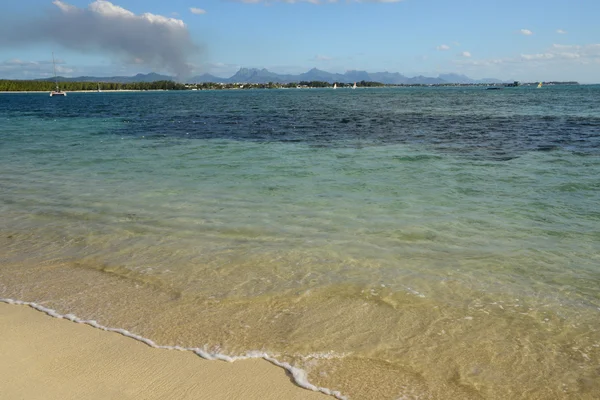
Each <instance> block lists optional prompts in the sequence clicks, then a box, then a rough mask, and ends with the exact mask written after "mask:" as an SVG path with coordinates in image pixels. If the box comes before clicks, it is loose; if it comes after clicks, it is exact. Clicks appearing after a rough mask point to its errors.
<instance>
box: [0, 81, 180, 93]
mask: <svg viewBox="0 0 600 400" xmlns="http://www.w3.org/2000/svg"><path fill="white" fill-rule="evenodd" d="M58 87H59V88H60V90H64V91H67V92H69V91H76V90H98V88H100V89H101V90H185V89H186V86H185V85H184V84H181V83H177V82H173V81H156V82H133V83H114V82H59V83H58ZM55 88H56V83H55V82H48V81H22V80H0V92H34V91H40V92H50V91H52V90H54V89H55Z"/></svg>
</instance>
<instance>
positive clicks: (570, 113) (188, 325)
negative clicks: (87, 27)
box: [0, 85, 600, 400]
mask: <svg viewBox="0 0 600 400" xmlns="http://www.w3.org/2000/svg"><path fill="white" fill-rule="evenodd" d="M0 124H1V125H0V126H1V128H0V298H4V299H14V300H21V301H26V302H33V303H36V304H38V305H40V306H41V307H45V308H48V309H52V310H55V312H56V313H58V314H61V315H67V314H73V315H76V316H77V317H79V318H82V319H90V320H95V321H97V324H99V325H101V326H105V327H111V328H119V329H125V330H127V331H129V332H131V333H132V334H135V335H139V336H140V337H143V338H147V339H150V340H152V341H154V342H155V343H157V344H159V345H164V346H181V347H187V348H192V349H199V352H200V353H202V354H204V355H206V356H217V357H221V358H236V357H245V356H251V357H267V358H269V359H271V360H276V362H279V363H282V365H284V366H289V368H291V369H293V370H294V371H296V372H297V371H301V373H300V374H296V375H295V376H296V379H297V380H303V382H304V380H305V382H310V384H312V385H315V386H316V387H319V388H323V390H325V389H324V388H327V390H331V391H334V392H336V393H337V394H336V396H337V397H338V398H347V399H369V400H379V399H382V400H383V399H385V400H392V399H503V400H506V399H575V398H576V399H598V398H600V379H599V371H600V178H599V177H600V86H598V85H579V86H560V85H556V86H544V87H542V88H540V89H536V88H535V87H533V86H530V87H527V86H524V87H518V88H506V89H504V90H494V91H486V90H484V89H483V88H480V87H449V88H436V87H424V88H369V89H361V88H359V89H357V90H350V89H338V90H335V91H334V90H331V89H288V90H284V89H281V90H226V91H193V92H192V91H187V92H172V91H170V92H167V91H165V92H137V93H135V92H127V93H106V92H103V93H69V94H68V96H67V97H65V98H50V97H49V96H48V94H47V93H43V94H39V93H38V94H24V93H21V94H0ZM215 362H218V361H215ZM292 367H293V368H292ZM303 374H306V376H305V378H302V375H303ZM299 377H300V378H299ZM301 378H302V379H301ZM301 383H302V382H301Z"/></svg>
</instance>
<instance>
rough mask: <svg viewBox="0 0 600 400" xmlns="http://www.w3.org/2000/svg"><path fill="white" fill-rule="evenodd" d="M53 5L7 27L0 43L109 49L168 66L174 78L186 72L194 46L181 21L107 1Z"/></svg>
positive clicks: (56, 0) (144, 62)
mask: <svg viewBox="0 0 600 400" xmlns="http://www.w3.org/2000/svg"><path fill="white" fill-rule="evenodd" d="M53 4H54V5H55V6H56V7H58V10H57V12H56V13H50V14H49V15H47V16H45V17H43V18H41V19H37V20H29V21H27V22H23V21H19V23H18V24H15V25H14V26H6V25H5V27H4V28H5V29H1V31H2V32H0V34H1V35H0V45H4V46H20V45H25V44H36V43H41V42H45V41H46V42H47V41H51V42H55V43H58V44H59V45H62V46H64V47H67V48H70V49H74V50H78V51H82V52H95V51H98V50H100V51H107V52H110V53H111V54H114V55H117V56H119V57H124V58H125V59H126V60H127V61H128V62H133V63H137V64H142V65H148V66H151V67H153V68H156V67H158V68H162V69H167V70H169V71H170V72H173V73H175V74H177V75H178V76H186V75H188V74H189V72H190V68H189V65H188V63H187V60H188V58H189V56H191V55H192V54H194V53H196V52H198V47H197V46H196V45H195V44H194V43H193V41H192V40H191V38H190V35H189V31H188V29H187V27H186V25H185V23H184V22H183V21H181V20H179V19H175V18H167V17H163V16H161V15H154V14H150V13H144V14H141V15H136V14H134V13H132V12H131V11H129V10H126V9H124V8H122V7H119V6H117V5H114V4H112V3H111V2H109V1H107V0H96V1H94V2H93V3H91V4H90V5H89V6H88V8H87V9H85V8H78V7H76V6H73V5H70V4H67V3H65V2H63V1H61V0H54V1H53ZM10 25H12V24H10Z"/></svg>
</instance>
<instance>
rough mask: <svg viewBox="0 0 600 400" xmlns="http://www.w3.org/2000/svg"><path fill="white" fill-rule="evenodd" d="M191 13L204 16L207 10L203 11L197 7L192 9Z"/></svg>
mask: <svg viewBox="0 0 600 400" xmlns="http://www.w3.org/2000/svg"><path fill="white" fill-rule="evenodd" d="M190 12H191V13H192V14H196V15H202V14H206V10H203V9H201V8H196V7H191V8H190Z"/></svg>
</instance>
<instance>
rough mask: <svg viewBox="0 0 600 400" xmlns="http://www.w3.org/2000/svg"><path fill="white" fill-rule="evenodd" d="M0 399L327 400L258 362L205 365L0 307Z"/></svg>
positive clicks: (24, 309)
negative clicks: (0, 395) (0, 377)
mask: <svg viewBox="0 0 600 400" xmlns="http://www.w3.org/2000/svg"><path fill="white" fill-rule="evenodd" d="M0 358H1V359H2V362H1V363H0V376H2V379H1V380H0V393H2V398H3V399H29V400H34V399H45V400H52V399H178V400H182V399H212V400H217V399H306V400H310V399H314V400H317V399H328V398H333V397H329V396H327V395H324V394H321V393H317V392H312V391H309V390H306V389H303V388H300V387H298V386H297V385H295V384H294V383H293V381H292V378H291V376H289V374H288V373H287V371H285V370H284V369H283V368H279V367H277V366H275V365H272V364H270V363H269V362H268V361H265V360H262V359H254V360H241V361H236V362H233V363H229V362H224V361H208V360H204V359H202V358H201V357H199V356H197V355H195V354H194V353H192V352H189V351H176V350H165V349H155V348H151V347H149V346H147V345H146V344H144V343H141V342H139V341H137V340H134V339H131V338H128V337H126V336H123V335H120V334H118V333H115V332H106V331H102V330H100V329H96V328H93V327H91V326H89V325H86V324H80V323H75V322H71V321H69V320H66V319H59V318H53V317H50V316H48V315H46V314H44V313H42V312H40V311H37V310H34V309H33V308H31V307H28V306H23V305H9V304H5V303H0Z"/></svg>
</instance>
